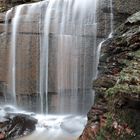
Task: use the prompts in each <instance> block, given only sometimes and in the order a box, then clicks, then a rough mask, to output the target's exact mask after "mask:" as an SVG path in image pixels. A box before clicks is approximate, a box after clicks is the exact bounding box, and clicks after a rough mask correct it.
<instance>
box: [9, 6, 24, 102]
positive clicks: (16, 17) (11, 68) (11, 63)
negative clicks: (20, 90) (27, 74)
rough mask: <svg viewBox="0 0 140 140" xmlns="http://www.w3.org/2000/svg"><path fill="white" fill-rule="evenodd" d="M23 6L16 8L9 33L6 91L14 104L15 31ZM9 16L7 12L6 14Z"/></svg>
mask: <svg viewBox="0 0 140 140" xmlns="http://www.w3.org/2000/svg"><path fill="white" fill-rule="evenodd" d="M22 8H23V5H20V6H18V7H17V8H16V11H15V15H14V18H13V21H12V31H11V44H10V57H9V73H8V76H9V79H8V91H9V93H11V95H12V100H13V102H14V104H16V41H17V31H18V25H19V21H20V13H21V10H22ZM7 15H9V12H8V13H7Z"/></svg>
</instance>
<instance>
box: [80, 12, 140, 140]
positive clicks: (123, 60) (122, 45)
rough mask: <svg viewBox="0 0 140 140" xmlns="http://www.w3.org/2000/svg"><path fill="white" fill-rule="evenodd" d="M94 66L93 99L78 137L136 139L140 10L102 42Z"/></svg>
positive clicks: (139, 100)
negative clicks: (82, 129)
mask: <svg viewBox="0 0 140 140" xmlns="http://www.w3.org/2000/svg"><path fill="white" fill-rule="evenodd" d="M98 68H99V75H98V78H97V79H96V80H95V81H93V89H94V90H95V92H96V102H95V105H94V106H93V107H92V108H91V110H90V111H89V113H88V123H87V125H86V128H85V129H84V131H83V133H82V135H81V136H80V138H79V140H126V139H127V140H139V139H140V12H137V13H136V14H134V15H132V16H131V17H129V18H128V19H127V20H126V21H125V23H124V24H122V25H121V26H120V27H119V28H118V29H117V30H116V31H115V32H114V34H113V37H112V38H109V39H107V40H106V41H105V42H104V43H103V45H102V50H101V56H100V63H99V67H98Z"/></svg>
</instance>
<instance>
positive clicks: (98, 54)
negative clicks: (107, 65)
mask: <svg viewBox="0 0 140 140" xmlns="http://www.w3.org/2000/svg"><path fill="white" fill-rule="evenodd" d="M108 5H109V8H110V33H109V35H108V38H112V34H113V31H114V29H113V28H114V22H113V20H114V14H113V2H112V0H109V4H108ZM104 42H105V39H103V40H102V41H101V42H100V43H99V45H98V47H97V63H96V68H97V70H96V72H97V73H96V76H95V77H94V78H95V79H96V78H97V76H98V65H99V59H100V52H101V48H102V44H103V43H104Z"/></svg>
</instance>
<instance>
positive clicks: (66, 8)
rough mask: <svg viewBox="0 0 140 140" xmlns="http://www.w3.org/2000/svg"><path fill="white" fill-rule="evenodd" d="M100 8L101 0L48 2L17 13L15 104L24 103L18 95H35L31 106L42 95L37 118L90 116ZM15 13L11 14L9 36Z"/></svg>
mask: <svg viewBox="0 0 140 140" xmlns="http://www.w3.org/2000/svg"><path fill="white" fill-rule="evenodd" d="M96 7H97V0H82V1H81V0H50V1H42V2H38V3H34V4H25V5H21V6H18V7H16V8H15V9H14V13H15V14H14V17H13V19H12V23H11V35H10V42H11V44H10V55H9V77H8V92H9V93H11V94H12V97H13V101H14V102H15V104H18V105H19V106H20V104H21V103H22V102H23V100H22V98H21V99H20V98H16V95H17V96H19V95H20V96H23V97H24V96H28V97H29V98H30V96H31V97H32V98H31V99H30V100H33V101H31V102H34V99H33V98H34V96H36V97H37V98H38V96H39V100H37V103H34V104H35V107H37V108H38V110H39V111H38V110H37V112H39V113H45V114H51V113H53V114H56V115H60V114H65V115H66V114H76V115H77V114H78V115H79V114H80V115H85V114H86V113H87V111H88V110H89V108H90V106H91V104H92V103H93V95H92V93H91V81H92V78H93V76H95V70H96V68H95V66H94V64H93V59H94V58H95V55H96V52H97V48H96V32H97V24H96ZM12 13H13V10H11V11H9V12H7V16H6V26H5V27H6V29H5V31H6V32H9V30H8V29H7V27H8V26H7V24H8V22H7V21H8V17H9V14H12ZM32 94H33V95H32ZM18 100H19V101H18ZM23 104H24V106H25V105H26V103H23ZM31 104H32V103H31ZM29 106H30V104H28V105H27V109H28V107H29ZM23 108H24V107H23ZM33 108H34V107H33ZM25 109H26V107H25ZM33 111H36V109H35V110H33ZM56 118H57V117H56ZM74 121H75V120H74ZM57 123H58V122H57ZM64 126H65V125H64ZM82 127H83V124H82ZM68 129H69V128H68ZM70 130H71V128H70ZM80 130H81V128H80ZM78 135H79V134H78ZM51 136H52V135H51ZM27 139H28V138H27ZM32 139H34V138H32ZM66 139H68V137H67V138H66ZM71 139H72V138H71Z"/></svg>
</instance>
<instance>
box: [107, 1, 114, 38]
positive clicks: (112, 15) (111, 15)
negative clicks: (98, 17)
mask: <svg viewBox="0 0 140 140" xmlns="http://www.w3.org/2000/svg"><path fill="white" fill-rule="evenodd" d="M109 6H110V34H109V36H108V38H111V37H112V34H113V20H114V14H113V2H112V0H109Z"/></svg>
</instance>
